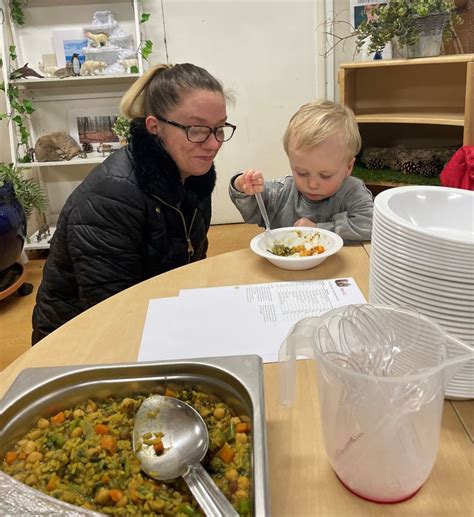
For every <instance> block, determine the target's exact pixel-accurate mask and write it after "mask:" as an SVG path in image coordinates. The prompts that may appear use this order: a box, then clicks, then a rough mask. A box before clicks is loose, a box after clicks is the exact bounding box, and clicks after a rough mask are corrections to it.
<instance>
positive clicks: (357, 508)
mask: <svg viewBox="0 0 474 517" xmlns="http://www.w3.org/2000/svg"><path fill="white" fill-rule="evenodd" d="M368 270H369V257H368V254H367V252H366V250H365V249H364V247H363V246H362V245H355V246H345V247H344V248H343V249H342V250H341V251H340V252H339V253H338V254H337V255H335V256H333V257H330V258H329V259H328V260H326V261H325V262H323V263H322V264H321V265H319V266H318V267H316V268H314V269H311V270H307V271H285V270H282V269H278V268H276V267H274V266H272V265H271V264H269V263H268V262H267V261H266V260H264V259H262V258H260V257H257V256H256V255H254V254H253V253H252V252H251V251H250V250H247V249H245V250H240V251H235V252H232V253H227V254H224V255H219V256H216V257H212V258H209V259H206V260H204V261H200V262H197V263H195V264H192V265H189V266H185V267H183V268H179V269H175V270H173V271H170V272H169V273H166V274H163V275H160V276H158V277H155V278H152V279H150V280H147V281H145V282H143V283H141V284H139V285H136V286H134V287H132V288H130V289H127V290H126V291H123V292H122V293H119V294H117V295H115V296H113V297H112V298H109V299H108V300H105V301H104V302H102V303H100V304H98V305H97V306H95V307H93V308H91V309H89V310H88V311H86V312H84V313H83V314H81V315H80V316H78V317H77V318H75V319H73V320H71V321H70V322H68V323H66V324H65V325H63V326H62V327H61V328H60V329H58V330H57V331H56V332H54V333H53V334H51V335H50V336H48V337H47V338H45V339H44V340H42V341H41V342H40V343H38V344H37V345H36V346H35V347H33V348H32V349H31V350H29V351H28V352H26V353H25V354H23V355H22V356H20V357H19V358H18V359H17V360H16V361H14V362H13V363H12V364H11V365H10V366H8V367H7V368H6V369H5V370H4V371H3V372H1V374H0V393H1V394H2V395H3V394H4V393H5V391H6V390H7V389H8V387H9V386H10V384H11V383H12V382H13V381H14V379H15V378H16V376H17V375H18V374H19V373H20V371H22V370H23V369H24V368H28V367H35V366H53V365H71V364H101V363H117V362H131V361H135V360H136V358H137V353H138V349H139V345H140V340H141V336H142V331H143V326H144V322H145V317H146V311H147V306H148V301H149V300H150V299H152V298H159V297H167V296H176V295H178V293H179V290H180V289H184V288H199V287H215V286H223V285H239V284H249V283H265V282H278V281H287V280H317V279H327V278H339V277H353V278H354V279H355V281H356V282H357V284H358V285H359V287H360V289H361V291H362V293H363V294H364V295H365V296H366V297H368ZM297 374H298V376H297V381H298V385H297V402H296V405H295V406H294V407H292V408H286V407H282V406H280V404H279V400H278V393H279V383H278V365H277V364H266V365H264V377H265V404H266V423H267V437H268V453H269V455H268V458H269V465H268V467H269V478H270V486H269V489H270V496H271V508H272V515H275V516H282V517H288V516H292V517H293V516H295V517H296V516H329V515H330V516H346V515H350V516H351V517H354V516H361V517H362V516H364V517H366V516H374V517H375V516H377V517H378V516H380V515H384V516H385V515H410V516H412V515H424V516H428V515H429V516H431V515H446V516H454V515H459V516H463V517H464V516H467V515H472V511H473V510H472V509H473V508H474V491H473V481H474V479H473V460H474V456H473V450H474V449H473V447H472V441H471V439H470V437H469V435H468V433H467V432H466V428H465V426H464V425H463V422H462V421H461V419H460V418H459V417H458V415H457V413H456V411H455V410H454V408H453V406H452V405H451V404H450V403H449V402H445V404H444V413H443V419H442V430H441V438H440V447H439V452H438V457H437V461H436V464H435V466H434V469H433V471H432V473H431V475H430V477H429V478H428V480H427V482H426V483H425V485H424V486H423V487H422V489H421V490H420V492H419V493H418V494H417V495H416V496H415V497H413V498H412V499H410V500H408V501H406V502H403V503H399V504H395V505H379V504H375V503H370V502H367V501H364V500H362V499H360V498H358V497H356V496H354V495H352V494H351V493H350V492H348V491H347V490H346V489H345V488H344V487H343V486H342V485H341V484H340V483H339V481H338V480H337V478H336V476H335V474H334V472H333V470H332V468H331V466H330V465H329V462H328V460H327V456H326V454H325V451H324V444H323V439H322V433H321V427H320V422H319V400H318V395H317V388H316V384H315V374H314V364H313V363H312V362H311V361H298V366H297ZM387 447H390V444H387Z"/></svg>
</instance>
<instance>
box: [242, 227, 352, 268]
mask: <svg viewBox="0 0 474 517" xmlns="http://www.w3.org/2000/svg"><path fill="white" fill-rule="evenodd" d="M343 244H344V242H343V240H342V238H341V237H340V236H339V235H337V234H336V233H334V232H331V231H329V230H325V229H323V228H310V227H304V226H290V227H288V228H277V229H275V230H271V231H270V232H269V231H265V232H263V233H260V234H258V235H256V236H255V237H254V238H253V239H252V240H251V241H250V249H251V250H252V251H253V252H254V253H256V254H257V255H259V256H260V257H263V258H265V259H267V260H268V261H269V262H270V263H272V264H273V265H275V266H277V267H280V268H282V269H288V270H293V271H296V270H304V269H311V268H313V267H315V266H317V265H319V264H321V263H322V262H324V261H325V260H326V259H327V258H328V257H330V256H331V255H334V254H335V253H337V252H338V251H339V250H340V249H341V248H342V246H343Z"/></svg>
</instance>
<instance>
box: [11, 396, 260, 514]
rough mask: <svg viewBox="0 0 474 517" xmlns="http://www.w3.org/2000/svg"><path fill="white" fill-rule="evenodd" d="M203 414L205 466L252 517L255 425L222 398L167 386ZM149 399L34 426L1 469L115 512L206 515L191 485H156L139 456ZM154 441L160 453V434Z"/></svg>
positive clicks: (96, 405)
mask: <svg viewBox="0 0 474 517" xmlns="http://www.w3.org/2000/svg"><path fill="white" fill-rule="evenodd" d="M166 395H168V396H174V397H176V398H178V399H180V400H182V401H183V402H186V403H188V404H190V405H191V406H192V407H193V408H194V409H196V411H197V412H198V413H199V414H200V415H201V416H202V417H203V419H204V421H205V422H206V425H207V427H208V430H209V451H208V454H207V456H206V459H205V460H204V462H203V464H204V467H205V468H206V470H207V471H208V472H209V474H210V475H211V477H212V478H213V479H214V481H215V482H216V484H217V486H218V487H219V488H220V489H221V490H222V492H223V493H224V494H225V495H226V497H227V498H228V499H229V501H231V503H232V504H233V506H234V507H235V508H236V510H237V511H238V512H239V514H240V515H251V507H252V505H251V477H250V470H251V444H250V441H251V440H250V420H249V418H248V417H247V416H245V415H240V416H237V415H236V414H235V412H234V411H233V410H232V409H231V408H230V407H229V406H228V405H226V404H225V403H224V402H222V401H221V400H220V399H219V398H218V397H216V396H214V395H211V394H207V393H202V392H199V391H195V390H193V389H182V390H180V391H173V390H170V389H168V390H167V392H166ZM146 397H147V396H146V395H137V396H134V397H125V398H123V397H109V398H107V399H105V400H101V401H99V400H92V399H89V400H87V401H85V402H82V403H80V404H77V405H76V406H74V407H73V408H70V409H65V410H63V411H60V412H59V413H57V414H55V415H54V416H52V417H50V418H39V419H38V421H37V422H36V425H35V427H34V428H33V429H31V430H30V431H29V432H28V433H27V434H26V435H25V436H24V437H23V438H22V439H21V440H19V441H18V442H17V443H16V444H15V446H14V447H12V448H11V450H9V451H8V452H7V453H6V455H5V457H4V458H3V462H2V464H1V469H2V470H3V471H4V472H6V473H7V474H9V475H10V476H12V477H13V478H15V479H17V480H18V481H21V482H23V483H26V484H27V485H29V486H31V487H33V488H36V489H38V490H41V491H42V492H45V493H47V494H49V495H51V496H53V497H56V498H57V499H60V500H62V501H65V502H68V503H71V504H74V505H77V506H80V507H83V508H87V509H89V510H95V511H98V512H102V513H105V514H109V515H119V516H121V515H122V516H126V515H127V516H128V515H143V516H146V515H156V514H158V515H177V516H180V517H184V516H188V517H189V516H199V515H203V513H202V510H200V508H199V506H198V504H197V502H196V501H195V500H194V498H193V496H192V495H191V493H190V491H189V489H188V488H187V486H186V484H185V482H184V481H183V480H182V479H181V478H179V479H177V480H174V481H172V482H161V481H156V480H154V479H152V478H150V477H148V476H147V475H146V474H145V473H144V472H143V471H141V469H140V463H139V460H138V458H137V457H136V454H135V452H134V451H133V445H132V432H133V425H134V419H135V414H136V412H137V411H138V408H139V407H140V405H141V403H142V401H143V400H144V399H145V398H146ZM157 434H158V436H154V437H153V438H152V439H153V440H156V446H157V450H156V452H157V454H162V453H163V450H162V448H161V446H160V444H159V443H158V442H160V443H161V436H160V435H159V433H157Z"/></svg>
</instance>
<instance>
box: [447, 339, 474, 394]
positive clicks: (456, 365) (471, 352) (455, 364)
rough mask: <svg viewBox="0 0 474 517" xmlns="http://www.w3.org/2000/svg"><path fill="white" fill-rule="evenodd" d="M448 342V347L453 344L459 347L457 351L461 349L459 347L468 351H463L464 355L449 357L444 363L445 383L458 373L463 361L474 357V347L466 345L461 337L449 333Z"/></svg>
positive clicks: (465, 361) (454, 347)
mask: <svg viewBox="0 0 474 517" xmlns="http://www.w3.org/2000/svg"><path fill="white" fill-rule="evenodd" d="M446 344H447V346H448V349H449V347H450V346H451V347H452V348H453V349H457V351H460V350H459V349H461V350H462V351H465V352H466V353H463V354H462V355H458V356H456V357H451V358H448V359H446V361H445V362H444V363H443V368H444V383H445V385H446V384H448V382H449V381H450V380H451V379H452V378H453V377H454V375H456V373H457V372H458V370H459V369H460V368H461V366H462V365H463V363H467V362H468V361H470V360H473V359H474V348H472V347H470V346H468V345H466V344H465V343H463V342H462V341H460V340H459V339H457V338H455V337H453V336H449V335H447V336H446Z"/></svg>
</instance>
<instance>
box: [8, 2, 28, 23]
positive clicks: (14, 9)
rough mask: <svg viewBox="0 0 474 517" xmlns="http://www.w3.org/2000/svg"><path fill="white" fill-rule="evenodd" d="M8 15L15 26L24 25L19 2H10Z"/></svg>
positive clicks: (23, 16)
mask: <svg viewBox="0 0 474 517" xmlns="http://www.w3.org/2000/svg"><path fill="white" fill-rule="evenodd" d="M10 14H11V17H12V18H13V21H14V22H15V23H16V24H17V25H24V24H25V13H24V12H23V8H22V6H21V0H10Z"/></svg>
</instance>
